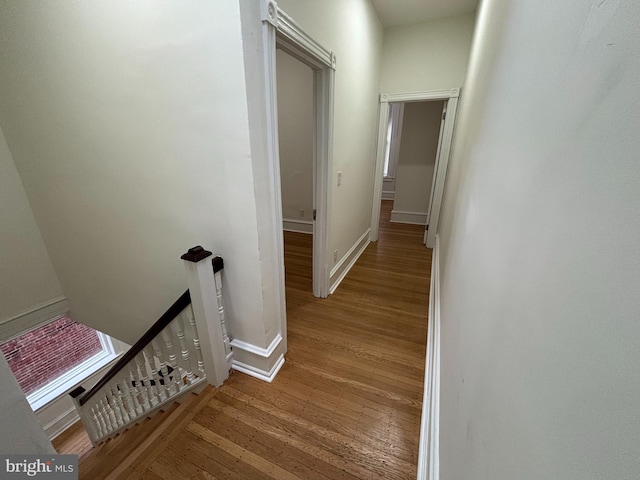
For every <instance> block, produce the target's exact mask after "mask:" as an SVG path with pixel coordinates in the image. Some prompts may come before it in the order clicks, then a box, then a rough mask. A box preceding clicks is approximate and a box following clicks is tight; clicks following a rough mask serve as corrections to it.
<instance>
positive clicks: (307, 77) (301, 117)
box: [276, 48, 315, 303]
mask: <svg viewBox="0 0 640 480" xmlns="http://www.w3.org/2000/svg"><path fill="white" fill-rule="evenodd" d="M276 76H277V88H278V146H279V152H280V191H281V193H282V223H283V230H284V257H285V258H284V261H285V284H286V289H287V299H288V303H291V298H290V296H291V295H292V292H296V294H300V295H303V296H304V295H309V294H310V293H311V292H313V233H314V232H313V230H314V228H313V227H314V219H313V212H314V208H315V205H314V203H315V202H314V200H315V199H314V195H313V193H314V170H315V168H314V167H315V165H314V158H313V146H314V131H313V124H314V118H313V115H314V108H313V98H314V92H313V89H314V82H313V70H312V69H311V68H310V67H309V66H308V65H305V64H304V63H302V62H301V61H299V60H297V59H296V58H294V57H292V56H291V55H289V54H288V53H286V52H285V51H283V50H282V49H279V48H278V49H277V50H276Z"/></svg>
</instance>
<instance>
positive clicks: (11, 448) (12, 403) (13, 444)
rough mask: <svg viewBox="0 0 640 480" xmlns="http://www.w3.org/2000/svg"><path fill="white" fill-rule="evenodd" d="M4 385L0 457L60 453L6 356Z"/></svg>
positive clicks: (0, 365) (0, 358)
mask: <svg viewBox="0 0 640 480" xmlns="http://www.w3.org/2000/svg"><path fill="white" fill-rule="evenodd" d="M0 385H2V387H1V388H0V425H2V435H0V453H2V454H5V455H10V454H39V453H46V454H53V453H56V452H55V450H54V448H53V446H52V445H51V442H49V439H48V438H47V435H46V434H45V433H44V430H43V429H42V426H41V425H40V423H38V419H37V418H36V415H35V413H33V410H31V407H30V406H29V403H28V402H27V399H26V398H25V396H24V393H22V389H21V388H20V385H18V382H17V381H16V379H15V377H14V376H13V374H12V373H11V370H10V369H9V365H8V364H7V361H6V359H5V358H4V355H0Z"/></svg>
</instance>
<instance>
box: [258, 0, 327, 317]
mask: <svg viewBox="0 0 640 480" xmlns="http://www.w3.org/2000/svg"><path fill="white" fill-rule="evenodd" d="M263 13H264V17H263V18H264V21H263V34H264V36H265V39H266V46H265V55H266V56H265V65H266V67H267V68H266V74H267V76H266V82H267V85H266V87H267V98H268V103H269V104H270V105H271V106H272V108H271V110H270V112H268V119H267V123H268V125H267V126H268V129H269V130H270V133H271V138H272V139H273V140H274V142H273V143H272V145H271V148H272V149H273V150H272V151H271V152H270V153H271V154H270V156H269V157H270V159H271V165H270V167H271V172H272V175H273V181H274V184H275V185H277V187H276V189H277V191H276V192H274V193H275V194H276V195H275V197H276V198H275V199H274V200H276V201H277V203H278V205H277V206H275V205H274V207H275V208H276V212H275V213H276V216H277V221H276V225H280V228H282V226H283V215H282V213H283V212H282V202H281V198H282V191H281V185H280V162H279V151H278V140H277V139H278V113H277V103H278V102H277V94H278V92H277V76H276V68H277V66H276V55H277V54H276V49H278V50H279V51H281V52H284V53H286V54H288V55H289V56H291V57H293V58H294V59H296V60H297V61H299V62H301V63H303V64H304V65H306V66H307V67H309V68H310V69H311V70H312V72H313V99H312V111H313V119H312V120H313V129H312V130H313V132H312V133H313V152H312V158H313V176H312V178H313V185H312V187H313V195H312V196H313V209H312V212H311V218H312V220H310V221H311V222H312V225H311V227H312V229H313V261H312V290H313V295H314V296H315V297H320V298H326V297H327V296H328V295H329V211H330V205H331V198H330V189H329V180H330V173H329V172H331V169H332V152H333V96H334V72H335V68H336V60H335V56H334V55H333V53H332V52H330V51H328V50H326V49H325V48H323V47H322V46H321V45H320V44H319V43H317V42H316V41H315V40H313V39H312V38H311V37H309V36H308V35H307V34H306V33H305V32H304V31H302V29H300V27H299V26H297V25H296V23H295V22H294V21H293V19H292V18H291V17H289V16H288V15H287V14H286V13H285V12H283V11H282V10H281V9H280V8H278V7H277V6H276V5H275V4H274V3H271V2H268V3H266V4H265V9H264V12H263ZM285 95H286V94H285ZM306 214H307V212H306V211H305V216H306ZM277 240H278V242H277V243H278V244H279V250H280V252H281V254H282V258H281V259H280V260H281V261H280V262H279V263H280V266H281V268H282V270H281V274H282V285H283V286H284V253H283V252H284V248H283V247H284V235H283V233H282V232H280V233H279V236H278V238H277ZM282 294H283V296H282V305H284V292H282Z"/></svg>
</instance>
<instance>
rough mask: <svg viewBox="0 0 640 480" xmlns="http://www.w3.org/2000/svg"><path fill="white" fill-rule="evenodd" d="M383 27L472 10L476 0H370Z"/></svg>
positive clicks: (419, 21) (476, 3) (434, 18)
mask: <svg viewBox="0 0 640 480" xmlns="http://www.w3.org/2000/svg"><path fill="white" fill-rule="evenodd" d="M371 2H372V3H373V7H374V8H375V9H376V12H378V16H379V17H380V21H381V22H382V25H383V26H384V27H385V28H388V27H398V26H400V25H412V24H415V23H423V22H428V21H430V20H436V19H438V18H444V17H450V16H453V15H461V14H463V13H469V12H473V11H474V10H475V9H476V8H477V6H478V0H371Z"/></svg>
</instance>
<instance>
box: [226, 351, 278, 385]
mask: <svg viewBox="0 0 640 480" xmlns="http://www.w3.org/2000/svg"><path fill="white" fill-rule="evenodd" d="M282 365H284V355H283V354H280V357H278V360H277V361H276V363H274V365H273V367H271V369H270V370H269V371H264V370H260V369H259V368H256V367H253V366H251V365H247V364H245V363H242V362H239V361H237V360H234V361H233V369H234V370H237V371H239V372H242V373H246V374H247V375H250V376H252V377H255V378H257V379H260V380H262V381H264V382H269V383H271V382H272V381H273V379H274V378H276V375H277V374H278V372H279V371H280V369H281V368H282Z"/></svg>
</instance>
